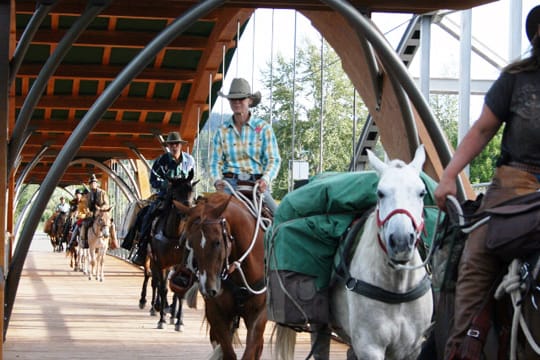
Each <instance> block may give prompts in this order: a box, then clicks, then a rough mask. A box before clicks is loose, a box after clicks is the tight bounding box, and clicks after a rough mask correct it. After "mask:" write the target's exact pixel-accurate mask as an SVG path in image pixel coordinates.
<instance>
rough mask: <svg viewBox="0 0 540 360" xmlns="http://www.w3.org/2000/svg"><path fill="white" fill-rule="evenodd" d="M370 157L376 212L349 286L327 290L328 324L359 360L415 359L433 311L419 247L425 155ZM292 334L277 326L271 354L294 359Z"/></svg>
mask: <svg viewBox="0 0 540 360" xmlns="http://www.w3.org/2000/svg"><path fill="white" fill-rule="evenodd" d="M368 158H369V161H370V163H371V166H372V167H373V168H374V169H375V171H376V172H377V173H378V175H379V183H378V187H377V198H378V200H377V207H376V209H375V210H374V211H373V213H371V214H370V215H369V217H368V219H367V220H366V223H365V225H364V231H363V233H362V235H361V238H360V241H359V243H358V246H357V247H356V249H355V250H354V254H353V257H352V260H351V263H350V265H349V268H348V271H347V274H346V276H345V279H344V281H343V282H341V283H338V284H337V285H335V286H333V288H332V289H331V290H330V294H331V295H330V297H331V298H330V309H331V311H330V312H331V314H332V315H331V317H332V318H331V324H329V325H330V327H331V329H332V330H333V331H335V332H336V333H338V334H339V335H340V336H341V337H342V338H343V339H344V340H346V341H347V342H348V343H349V344H350V345H351V346H352V349H353V350H354V354H355V355H356V358H357V359H368V360H379V359H380V360H383V359H400V360H403V359H416V357H417V356H418V354H419V353H420V350H421V343H422V341H423V334H424V332H426V331H427V329H428V327H429V325H430V322H431V316H432V311H433V299H432V293H431V283H430V279H429V277H428V275H427V272H426V270H425V268H424V266H423V265H422V259H421V257H420V254H419V252H418V250H417V247H416V245H417V243H418V241H420V234H421V232H422V230H423V225H424V221H423V206H424V203H423V198H424V195H425V194H426V189H425V185H424V183H423V182H422V180H421V178H420V171H421V169H422V166H423V164H424V161H425V151H424V147H423V146H420V147H419V148H418V149H417V151H416V153H415V156H414V159H413V161H412V162H411V163H410V164H406V163H404V162H403V161H401V160H393V161H391V162H389V163H385V162H383V161H381V160H379V159H378V158H377V157H376V156H375V155H374V154H373V153H372V152H370V151H368ZM295 336H296V333H295V332H294V331H293V330H290V329H289V328H285V327H282V326H278V328H277V333H276V342H275V344H276V349H275V350H276V351H274V356H276V357H281V358H283V359H292V358H293V357H294V342H295V341H294V339H293V338H294V337H295ZM326 338H327V339H328V341H329V336H327V337H326ZM327 349H328V347H327ZM327 356H328V354H326V355H323V356H322V357H319V358H325V357H327Z"/></svg>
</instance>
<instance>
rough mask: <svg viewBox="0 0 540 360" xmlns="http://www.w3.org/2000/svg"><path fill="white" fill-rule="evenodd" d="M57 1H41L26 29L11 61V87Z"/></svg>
mask: <svg viewBox="0 0 540 360" xmlns="http://www.w3.org/2000/svg"><path fill="white" fill-rule="evenodd" d="M55 3H56V0H54V1H40V2H39V6H38V8H37V9H36V11H35V12H34V14H33V15H32V18H31V19H30V21H29V22H28V25H27V26H26V28H25V29H24V31H23V33H22V35H21V39H20V40H19V42H18V43H17V47H16V48H15V52H14V53H13V57H12V59H11V63H10V64H9V65H10V69H9V71H10V72H9V85H10V86H11V84H12V83H13V81H14V80H15V76H16V75H17V73H18V72H19V68H20V67H21V64H22V61H23V59H24V56H25V55H26V52H27V51H28V48H29V47H30V43H31V42H32V39H33V38H34V36H35V35H36V33H37V31H38V30H39V26H40V25H41V23H42V22H43V20H45V18H46V17H47V15H48V14H49V12H50V11H51V9H52V8H53V6H54V5H55Z"/></svg>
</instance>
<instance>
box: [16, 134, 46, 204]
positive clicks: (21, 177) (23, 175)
mask: <svg viewBox="0 0 540 360" xmlns="http://www.w3.org/2000/svg"><path fill="white" fill-rule="evenodd" d="M49 147H50V144H48V143H47V144H43V146H42V148H41V150H39V151H38V153H37V154H36V155H35V156H34V158H33V159H32V161H30V162H29V163H28V164H27V165H26V166H25V168H24V169H23V170H22V172H21V174H20V175H19V177H18V178H17V181H16V182H15V197H14V198H15V201H14V202H15V203H17V201H18V199H19V194H20V189H21V185H22V184H23V183H24V180H26V177H27V176H28V173H29V172H30V171H31V170H32V169H33V168H34V167H35V166H36V165H37V164H38V163H39V160H41V158H42V157H43V155H44V154H45V152H46V151H47V150H48V149H49Z"/></svg>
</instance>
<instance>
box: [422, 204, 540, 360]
mask: <svg viewBox="0 0 540 360" xmlns="http://www.w3.org/2000/svg"><path fill="white" fill-rule="evenodd" d="M479 199H480V197H479V198H478V199H477V200H476V201H466V202H465V203H463V204H459V203H458V201H457V200H456V199H455V198H452V197H451V198H449V199H448V200H449V201H447V216H446V219H445V221H444V223H443V224H442V225H441V226H440V227H439V229H438V231H437V232H438V234H437V235H438V239H437V244H438V245H436V249H437V251H435V253H434V255H433V261H432V266H433V277H432V282H433V287H434V288H436V289H437V290H438V291H436V292H435V300H436V304H437V306H436V308H435V316H434V319H435V323H434V326H433V329H432V332H431V333H430V334H429V335H430V336H429V337H428V341H427V342H426V344H425V346H424V349H423V350H422V354H421V355H420V356H419V357H418V359H419V360H424V359H426V360H427V359H443V358H444V351H445V344H446V341H447V340H448V335H449V334H448V331H449V330H450V329H451V327H452V321H453V315H454V300H455V283H456V280H457V271H458V262H459V258H460V256H461V251H462V250H463V247H464V243H465V241H466V239H467V234H468V232H469V231H470V230H471V229H473V228H474V227H475V225H474V221H475V220H478V216H477V215H475V212H476V210H477V208H478V206H479V205H480V201H479ZM536 216H537V215H536ZM539 257H540V254H539V253H538V252H536V253H535V252H534V251H531V252H530V254H529V256H526V257H524V258H523V259H514V260H513V261H512V262H511V263H510V264H509V266H508V268H503V267H502V268H501V269H500V274H499V276H498V277H497V279H496V281H495V282H494V283H493V284H492V289H491V292H490V294H489V295H488V296H486V298H485V301H484V304H482V306H481V309H480V311H479V313H477V314H476V316H475V319H474V330H472V328H471V330H469V332H468V334H469V333H470V334H471V335H470V336H467V337H466V340H465V342H466V343H467V345H464V346H463V349H461V352H460V353H459V354H452V355H451V359H461V358H471V357H474V358H482V359H488V360H495V359H538V358H540V346H539V345H538V344H540V312H539V311H538V305H537V303H538V300H537V298H538V293H539V292H540V287H539V286H540V285H539V281H540V263H539ZM495 299H497V300H495ZM527 333H528V334H527ZM525 334H527V335H525ZM477 352H478V353H477ZM471 354H474V355H471Z"/></svg>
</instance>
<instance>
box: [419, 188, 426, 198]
mask: <svg viewBox="0 0 540 360" xmlns="http://www.w3.org/2000/svg"><path fill="white" fill-rule="evenodd" d="M426 194H427V191H426V189H423V190H422V191H420V197H421V198H423V197H425V196H426Z"/></svg>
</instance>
